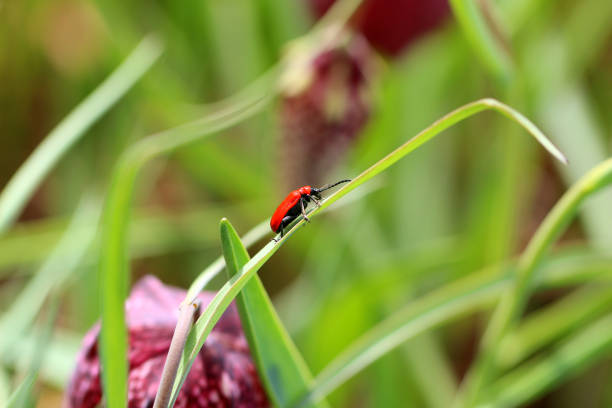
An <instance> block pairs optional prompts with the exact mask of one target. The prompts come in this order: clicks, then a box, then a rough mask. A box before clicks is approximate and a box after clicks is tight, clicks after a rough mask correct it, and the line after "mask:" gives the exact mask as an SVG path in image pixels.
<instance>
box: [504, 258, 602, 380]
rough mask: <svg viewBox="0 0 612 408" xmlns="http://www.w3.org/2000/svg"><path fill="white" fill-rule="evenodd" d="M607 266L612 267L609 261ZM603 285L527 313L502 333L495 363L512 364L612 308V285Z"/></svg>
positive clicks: (572, 294) (505, 365)
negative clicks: (510, 328)
mask: <svg viewBox="0 0 612 408" xmlns="http://www.w3.org/2000/svg"><path fill="white" fill-rule="evenodd" d="M609 270H610V271H612V264H611V265H610V266H609ZM611 275H612V274H611ZM603 286H604V287H599V285H597V286H595V285H587V286H585V287H583V288H580V289H577V290H576V291H574V292H573V293H571V294H569V295H568V296H566V297H565V298H563V299H561V300H559V301H558V302H555V303H554V304H553V305H551V306H549V307H547V308H545V309H543V310H541V311H536V312H533V313H530V314H529V316H528V318H527V319H526V320H525V322H524V323H521V325H520V326H519V327H517V328H516V329H515V330H513V331H511V332H510V333H508V335H507V336H506V337H504V339H503V341H502V342H501V344H500V346H499V349H498V351H497V353H496V355H497V357H496V364H498V365H499V367H501V368H504V369H507V368H511V367H512V366H514V365H516V364H518V363H519V362H521V361H523V360H525V359H526V358H528V357H529V356H530V355H531V354H532V353H533V352H535V351H536V350H539V349H540V348H542V347H543V346H544V345H546V344H550V343H552V342H553V341H554V339H555V338H556V337H559V336H560V335H563V334H566V333H570V332H571V331H572V330H575V329H577V328H579V327H581V326H584V325H586V323H589V322H590V321H592V320H594V319H595V318H598V317H601V316H602V315H603V314H604V313H607V312H609V311H610V310H612V288H610V287H609V285H603Z"/></svg>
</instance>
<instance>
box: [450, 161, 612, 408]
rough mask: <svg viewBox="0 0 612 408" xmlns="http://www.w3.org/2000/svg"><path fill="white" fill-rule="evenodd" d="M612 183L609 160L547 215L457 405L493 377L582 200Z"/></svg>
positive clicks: (465, 403) (470, 398) (502, 301)
mask: <svg viewBox="0 0 612 408" xmlns="http://www.w3.org/2000/svg"><path fill="white" fill-rule="evenodd" d="M610 183H612V159H608V160H606V161H604V162H602V163H600V164H599V165H598V166H596V167H595V168H593V169H591V171H589V172H588V173H587V174H586V175H584V176H583V177H582V178H581V179H580V180H579V181H578V182H577V183H575V184H574V185H573V186H572V187H571V188H570V189H569V190H568V191H567V192H566V193H565V194H564V195H563V196H562V197H561V199H560V200H559V201H558V202H557V204H555V206H554V207H553V209H552V210H551V211H550V212H549V213H548V215H547V216H546V218H545V219H544V221H543V222H542V224H541V225H540V227H539V228H538V230H537V231H536V233H535V234H534V236H533V237H532V239H531V240H530V241H529V244H528V245H527V248H526V249H525V251H524V252H523V254H522V255H521V257H520V259H519V262H518V266H517V270H516V276H515V277H514V282H513V285H512V286H511V287H510V288H508V289H507V290H506V292H505V293H504V295H503V296H502V298H501V299H500V301H499V303H498V305H497V307H496V308H495V311H494V313H493V316H492V317H491V319H490V321H489V324H488V325H487V329H486V330H485V333H484V335H483V338H482V341H481V351H480V352H479V354H478V355H477V357H476V360H475V362H474V363H473V364H472V367H471V369H470V371H469V372H468V375H467V377H466V382H465V384H464V387H463V389H462V391H461V392H460V393H459V396H458V398H457V401H456V403H457V404H459V405H458V406H467V407H470V406H473V405H474V404H475V402H476V401H477V399H478V393H479V392H480V390H481V388H482V387H483V386H484V385H485V384H486V383H487V382H488V381H489V380H490V379H491V378H492V377H493V375H494V374H495V370H496V368H497V367H496V366H495V354H496V352H497V349H498V347H499V345H500V343H501V341H502V339H503V338H504V337H505V335H506V334H507V333H508V331H509V329H510V327H511V326H512V325H513V324H515V323H516V320H517V319H518V318H519V317H520V315H521V313H522V312H523V309H524V307H525V304H526V303H527V300H528V298H529V296H530V294H531V291H532V289H533V281H534V279H535V277H536V276H537V275H536V271H537V267H538V266H539V264H540V263H541V262H542V259H543V258H544V255H545V253H546V251H547V250H548V248H549V247H550V245H551V244H552V243H553V242H554V241H555V240H556V239H557V238H558V237H559V236H560V235H561V233H562V232H563V231H564V229H565V228H566V227H567V225H569V223H570V221H571V220H572V219H573V218H574V216H575V214H576V212H577V211H578V208H579V207H580V205H581V204H582V202H584V200H585V199H586V198H587V197H589V196H591V195H593V194H595V193H597V192H598V191H600V190H602V189H603V188H604V187H606V186H607V185H608V184H610Z"/></svg>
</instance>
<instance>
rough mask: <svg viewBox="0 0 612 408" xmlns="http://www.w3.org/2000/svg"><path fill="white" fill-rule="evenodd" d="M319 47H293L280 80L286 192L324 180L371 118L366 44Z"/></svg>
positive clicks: (346, 40)
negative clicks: (287, 189) (369, 117)
mask: <svg viewBox="0 0 612 408" xmlns="http://www.w3.org/2000/svg"><path fill="white" fill-rule="evenodd" d="M301 41H307V40H301ZM317 47H318V44H309V43H308V42H297V43H296V44H294V45H293V47H292V48H291V49H290V53H289V55H288V58H287V61H288V65H287V68H286V70H285V72H284V74H283V76H282V78H281V95H282V99H281V120H280V122H281V127H282V138H283V140H282V151H281V154H282V162H283V164H284V165H283V171H284V175H285V177H286V179H285V181H286V182H287V186H286V188H289V189H293V188H295V187H296V186H299V185H305V184H312V185H315V184H320V183H321V182H323V181H326V180H327V174H326V173H328V172H329V171H330V170H331V169H332V168H333V167H334V165H335V164H337V163H338V162H339V161H340V160H341V158H342V157H343V153H344V152H345V151H346V149H347V148H348V147H349V146H350V145H351V143H352V142H353V141H354V140H355V139H356V137H357V135H358V134H359V132H360V131H361V129H362V128H363V126H364V124H365V123H366V121H367V119H368V116H369V113H370V105H371V98H370V86H371V83H370V82H371V74H372V71H373V65H374V64H373V58H374V55H373V53H372V51H371V49H370V47H369V46H368V44H367V42H366V41H365V39H364V38H363V37H361V36H360V35H358V34H357V35H355V36H349V35H348V34H347V35H344V36H342V38H341V39H339V40H338V41H335V42H334V43H333V44H332V45H330V46H329V47H327V48H324V49H321V48H317Z"/></svg>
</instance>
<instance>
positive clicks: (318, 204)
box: [310, 195, 321, 207]
mask: <svg viewBox="0 0 612 408" xmlns="http://www.w3.org/2000/svg"><path fill="white" fill-rule="evenodd" d="M310 199H311V200H312V202H313V203H315V204H316V206H317V207H320V206H321V202H320V201H319V200H318V199H316V198H315V197H314V196H312V195H311V196H310Z"/></svg>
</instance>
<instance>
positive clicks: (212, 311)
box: [121, 99, 565, 401]
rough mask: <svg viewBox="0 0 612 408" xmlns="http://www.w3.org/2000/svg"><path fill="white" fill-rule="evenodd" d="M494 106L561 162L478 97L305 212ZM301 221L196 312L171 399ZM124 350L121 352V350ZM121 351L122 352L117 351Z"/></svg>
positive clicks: (533, 130)
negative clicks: (224, 319) (211, 337)
mask: <svg viewBox="0 0 612 408" xmlns="http://www.w3.org/2000/svg"><path fill="white" fill-rule="evenodd" d="M489 109H490V110H494V111H496V112H499V113H501V114H502V115H504V116H506V117H508V118H510V119H512V120H514V121H515V122H517V123H518V124H520V125H521V126H523V127H524V128H525V129H526V130H527V131H528V132H529V133H530V134H531V135H532V136H533V137H534V138H535V139H536V140H538V141H539V142H540V143H541V144H542V145H543V146H544V147H545V148H546V149H547V150H548V151H549V152H550V153H551V154H552V155H553V156H555V157H556V158H557V159H559V160H560V161H562V162H565V156H564V155H563V154H562V153H561V152H560V151H559V150H558V149H557V148H556V147H555V146H554V145H553V144H552V142H550V141H549V140H548V139H547V138H546V136H544V134H543V133H542V132H540V130H539V129H538V128H537V127H536V126H535V125H534V124H533V123H531V122H530V121H529V120H528V119H527V118H525V117H524V116H523V115H521V114H520V113H519V112H517V111H515V110H514V109H512V108H510V107H509V106H507V105H505V104H503V103H501V102H499V101H497V100H495V99H481V100H478V101H475V102H472V103H469V104H467V105H464V106H462V107H460V108H458V109H456V110H454V111H452V112H451V113H449V114H447V115H446V116H444V117H442V118H441V119H439V120H438V121H436V122H434V123H433V124H432V125H430V126H429V127H428V128H426V129H425V130H423V131H422V132H420V133H419V134H417V135H416V136H415V137H413V138H412V139H410V140H408V141H407V142H406V143H404V144H403V145H402V146H400V147H398V148H397V149H396V150H394V151H393V152H391V153H389V154H388V155H387V156H385V157H383V158H382V159H381V160H379V161H378V162H377V163H375V164H374V165H372V166H371V167H370V168H368V169H367V170H365V171H364V172H362V173H361V174H360V175H359V176H357V177H356V178H354V179H353V180H352V181H351V182H350V183H348V184H345V185H344V187H342V188H340V189H339V190H338V191H336V192H335V193H334V194H332V195H331V196H329V197H328V198H327V199H325V200H323V201H322V203H321V206H320V207H318V208H315V209H314V210H312V211H311V212H310V213H309V215H310V216H316V215H317V214H318V213H319V212H320V211H322V210H323V209H325V208H327V207H329V206H330V205H331V204H333V203H334V202H336V201H337V200H339V199H340V198H342V197H344V196H345V195H346V194H348V193H349V192H350V191H352V190H354V189H355V188H357V187H358V186H360V185H361V184H363V183H365V182H366V181H367V180H369V179H371V178H372V177H374V176H376V175H377V174H379V173H381V172H382V171H384V170H386V169H387V168H389V167H390V166H392V165H393V164H394V163H396V162H397V161H398V160H400V159H401V158H403V157H405V156H406V155H408V154H409V153H411V152H412V151H414V150H416V149H417V148H418V147H419V146H421V145H423V144H424V143H426V142H427V141H429V140H431V139H432V138H433V137H435V136H436V135H438V134H440V133H441V132H442V131H443V130H445V129H447V128H449V127H450V126H452V125H454V124H456V123H457V122H460V121H461V120H463V119H466V118H468V117H470V116H472V115H475V114H476V113H479V112H482V111H484V110H489ZM303 225H304V220H303V219H300V220H299V221H298V222H297V223H295V225H294V226H293V228H291V229H290V230H289V232H288V233H286V234H285V236H284V237H283V238H281V239H280V240H279V241H278V242H270V243H268V245H266V246H265V247H263V248H262V249H261V250H260V251H259V252H258V253H257V254H256V255H255V256H254V257H253V258H252V259H251V260H250V261H249V262H248V263H247V264H246V265H244V266H243V267H242V268H241V270H240V271H239V273H238V274H236V275H234V276H233V277H232V278H231V279H230V280H229V281H228V282H227V283H226V284H225V285H223V287H222V288H221V289H220V290H219V291H218V292H217V295H216V296H215V297H214V298H213V300H212V301H211V302H210V304H209V305H208V307H207V308H206V310H205V311H204V313H202V315H201V316H200V318H199V319H198V321H197V322H196V324H195V325H194V327H193V329H192V331H191V332H190V335H189V338H188V339H187V344H186V346H185V351H184V353H183V357H182V359H181V364H180V365H179V370H178V374H177V380H176V382H175V387H174V388H173V398H172V401H174V400H175V399H176V396H177V395H178V391H179V389H180V387H181V386H182V383H183V382H184V380H185V378H186V375H187V373H188V372H189V369H190V367H191V365H192V364H193V360H194V359H195V357H196V356H197V354H198V352H199V351H200V349H201V348H202V346H203V345H204V342H205V341H206V337H207V336H208V334H210V331H211V330H212V328H213V326H214V325H215V324H216V323H217V321H218V320H219V318H220V317H221V315H222V314H223V312H224V311H225V309H226V308H227V307H228V306H229V304H230V303H231V301H232V300H233V299H234V298H235V297H236V295H237V294H238V293H239V292H240V290H242V288H243V287H244V285H245V284H246V283H247V282H248V281H249V280H250V279H251V278H252V277H253V276H254V275H255V274H256V272H257V271H258V270H259V268H261V267H262V266H263V264H264V263H265V262H266V261H267V260H268V259H269V258H270V257H271V256H272V255H273V254H274V253H275V252H276V251H277V250H278V249H279V248H280V246H282V245H283V244H284V243H285V242H286V240H287V239H289V238H290V237H291V236H293V234H294V233H295V232H296V231H297V230H298V229H299V228H301V227H302V226H303ZM123 353H125V352H123ZM121 355H123V354H121Z"/></svg>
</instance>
